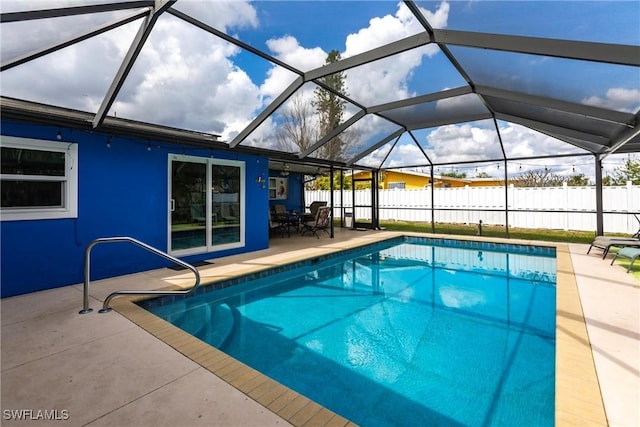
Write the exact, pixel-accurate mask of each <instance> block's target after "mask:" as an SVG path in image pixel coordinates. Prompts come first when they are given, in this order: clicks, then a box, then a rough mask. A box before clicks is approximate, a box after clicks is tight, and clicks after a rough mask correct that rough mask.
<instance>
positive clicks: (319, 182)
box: [313, 174, 352, 190]
mask: <svg viewBox="0 0 640 427" xmlns="http://www.w3.org/2000/svg"><path fill="white" fill-rule="evenodd" d="M342 185H343V189H345V190H351V185H352V180H351V177H350V176H343V178H342ZM313 189H314V190H328V189H329V177H328V176H326V175H321V176H318V177H317V178H316V179H315V181H313ZM333 189H334V190H339V189H340V176H339V174H335V175H334V176H333Z"/></svg>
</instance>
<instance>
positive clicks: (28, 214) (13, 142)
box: [0, 135, 78, 221]
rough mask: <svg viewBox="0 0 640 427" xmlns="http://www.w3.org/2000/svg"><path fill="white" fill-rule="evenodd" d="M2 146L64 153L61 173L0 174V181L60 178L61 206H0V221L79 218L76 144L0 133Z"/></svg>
mask: <svg viewBox="0 0 640 427" xmlns="http://www.w3.org/2000/svg"><path fill="white" fill-rule="evenodd" d="M0 144H1V145H2V146H3V147H10V148H24V149H27V150H40V151H50V152H57V153H64V155H65V156H64V166H65V174H64V176H47V175H19V174H3V173H1V172H2V171H0V181H4V180H20V181H59V182H61V183H62V184H63V189H62V206H56V207H51V206H45V207H37V206H36V207H5V208H0V220H1V221H24V220H38V219H64V218H77V217H78V144H77V143H75V142H62V141H47V140H42V139H30V138H18V137H13V136H5V135H0Z"/></svg>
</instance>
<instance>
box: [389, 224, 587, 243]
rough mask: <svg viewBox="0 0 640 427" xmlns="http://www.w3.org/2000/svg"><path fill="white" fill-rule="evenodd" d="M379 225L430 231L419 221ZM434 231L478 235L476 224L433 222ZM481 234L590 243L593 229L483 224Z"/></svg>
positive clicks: (405, 229) (402, 229) (391, 228)
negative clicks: (553, 228)
mask: <svg viewBox="0 0 640 427" xmlns="http://www.w3.org/2000/svg"><path fill="white" fill-rule="evenodd" d="M380 225H381V226H382V227H384V228H386V229H387V230H391V231H422V232H429V233H430V232H432V230H431V223H419V222H404V221H393V222H391V221H390V222H381V223H380ZM435 232H436V233H439V234H457V235H465V236H476V235H478V226H477V224H471V225H467V224H443V223H436V224H435ZM482 235H483V236H486V237H509V238H512V239H523V240H544V241H547V242H563V243H591V242H592V241H593V238H594V237H595V233H594V232H593V231H575V230H569V231H565V230H549V229H541V228H537V229H530V228H513V227H511V228H509V235H507V233H506V230H505V228H504V227H502V226H496V225H483V226H482Z"/></svg>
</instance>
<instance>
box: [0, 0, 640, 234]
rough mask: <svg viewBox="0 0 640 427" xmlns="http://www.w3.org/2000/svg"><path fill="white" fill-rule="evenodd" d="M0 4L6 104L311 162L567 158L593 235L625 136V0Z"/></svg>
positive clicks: (423, 165)
mask: <svg viewBox="0 0 640 427" xmlns="http://www.w3.org/2000/svg"><path fill="white" fill-rule="evenodd" d="M1 7H2V14H1V23H2V25H1V30H2V45H1V58H2V59H1V61H2V66H1V74H0V77H1V89H2V104H1V106H2V115H3V117H6V118H28V119H31V120H38V121H41V122H49V123H52V124H65V125H74V126H77V127H80V128H83V129H95V130H108V131H109V132H111V133H122V134H137V135H144V134H145V133H148V134H153V135H155V136H158V137H162V138H165V139H167V140H170V141H173V142H176V141H179V142H180V143H181V144H184V145H194V146H199V147H211V148H212V149H213V148H215V149H225V150H237V151H238V152H261V153H265V154H266V155H267V156H269V158H270V159H272V160H275V161H289V162H295V163H299V164H301V165H308V166H313V167H318V168H319V167H323V168H325V169H326V168H329V167H332V168H336V169H367V170H372V171H378V170H386V169H419V170H426V171H428V173H431V174H432V175H433V174H434V173H438V172H439V171H441V170H449V169H454V168H456V169H458V168H460V170H469V171H474V172H475V173H478V172H485V173H486V171H488V170H490V171H491V173H492V175H498V176H501V177H503V178H504V180H505V182H506V181H507V179H508V178H509V177H510V176H514V175H517V174H518V173H522V171H523V170H527V169H535V168H541V167H544V168H545V169H546V168H547V167H555V170H556V171H558V172H559V173H561V174H571V173H578V172H581V173H584V174H585V175H586V176H588V177H590V178H592V180H593V182H594V183H595V185H596V187H597V188H599V189H600V191H599V192H598V193H597V194H599V197H597V198H596V199H597V200H596V205H597V206H596V210H597V212H598V224H597V231H598V233H599V234H600V233H602V229H603V223H602V211H603V207H602V193H601V188H602V171H603V168H606V167H607V162H608V161H611V160H612V159H616V158H617V159H619V158H620V156H624V155H628V154H630V153H637V152H640V130H639V114H640V3H638V2H629V1H614V2H599V1H584V2H581V1H577V2H574V1H571V2H564V1H558V2H554V1H549V2H547V1H544V2H505V1H496V2H494V1H480V2H462V1H450V2H447V1H441V2H426V1H425V2H423V1H405V2H391V1H354V2H351V1H340V2H336V1H326V2H324V1H321V2H307V1H301V2H296V1H286V2H279V1H259V2H241V1H232V2H222V1H215V2H206V1H191V0H178V1H175V0H174V1H163V0H156V1H145V0H142V1H93V0H90V1H79V0H78V1H75V0H66V1H57V0H50V1H46V2H42V1H8V2H6V1H5V2H3V3H2V4H1ZM332 53H333V55H332ZM323 103H324V104H323ZM332 109H333V110H332ZM336 147H337V148H336ZM612 164H613V165H615V164H616V163H615V161H614V162H613V163H612ZM432 181H433V180H432Z"/></svg>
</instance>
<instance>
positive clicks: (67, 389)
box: [0, 230, 640, 427]
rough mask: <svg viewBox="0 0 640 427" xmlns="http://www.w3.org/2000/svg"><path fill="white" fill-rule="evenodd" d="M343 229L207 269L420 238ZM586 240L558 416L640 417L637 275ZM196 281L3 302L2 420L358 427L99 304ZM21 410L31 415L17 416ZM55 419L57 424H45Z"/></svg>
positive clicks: (635, 420) (566, 336)
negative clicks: (124, 292)
mask: <svg viewBox="0 0 640 427" xmlns="http://www.w3.org/2000/svg"><path fill="white" fill-rule="evenodd" d="M336 231H337V232H336V238H335V239H332V240H331V239H329V238H327V236H326V235H325V236H322V237H321V238H320V239H316V238H314V237H309V236H304V237H299V236H292V237H291V238H280V237H274V238H272V239H271V242H270V244H271V247H270V248H269V249H266V250H263V251H258V252H253V253H250V254H242V255H236V256H231V257H225V258H217V259H213V260H212V261H213V262H214V264H213V265H211V266H206V267H201V268H199V270H200V272H201V275H202V278H203V282H205V283H206V282H208V281H209V282H210V281H215V280H223V279H225V278H228V277H232V276H234V275H238V274H243V273H248V272H251V271H256V270H260V269H264V268H268V267H270V266H274V265H279V264H283V263H288V262H292V261H295V260H300V259H304V258H307V257H311V256H315V255H319V254H324V253H328V252H332V251H337V250H341V249H344V248H349V247H353V246H359V245H363V244H366V243H370V242H373V241H377V240H381V239H384V238H388V237H390V236H394V235H401V234H414V233H391V232H371V231H368V232H359V231H349V230H336ZM426 236H433V235H426ZM441 237H445V238H457V239H465V238H464V237H462V236H441ZM466 239H470V238H469V237H467V238H466ZM473 240H476V238H473ZM491 240H492V241H495V240H499V239H491ZM508 242H509V243H520V241H515V240H509V241H508ZM523 243H530V244H534V245H539V244H541V242H523ZM587 247H588V246H587V245H578V244H569V245H566V244H559V245H558V246H557V248H558V252H557V253H558V297H557V298H558V306H557V349H558V350H557V353H558V354H557V358H556V363H557V374H556V378H557V381H556V425H562V426H564V425H568V426H573V425H575V426H591V425H592V426H603V425H610V426H625V427H632V426H640V407H639V403H638V402H640V315H639V312H640V284H639V283H638V281H637V280H636V279H635V278H634V277H633V276H632V275H630V274H627V273H626V269H624V268H623V267H621V266H619V265H615V264H614V265H613V266H610V265H609V263H610V257H608V259H607V260H602V259H601V257H600V256H599V254H598V252H596V253H592V254H590V255H586V251H587ZM190 280H191V279H190V278H189V274H188V273H185V272H175V271H173V270H169V269H160V270H154V271H148V272H143V273H138V274H132V275H127V276H121V277H117V278H112V279H106V280H100V281H95V282H92V284H91V292H90V296H91V298H90V302H91V303H90V305H91V307H92V308H93V309H94V312H93V313H90V314H84V315H80V314H78V311H79V310H80V309H81V308H82V284H78V285H74V286H67V287H63V288H58V289H53V290H48V291H43V292H38V293H33V294H27V295H22V296H17V297H12V298H5V299H2V300H1V301H0V313H1V320H2V330H1V344H2V348H1V356H2V360H1V383H2V384H1V387H2V394H1V401H0V405H1V409H2V420H1V421H0V423H1V424H2V425H3V426H5V425H6V426H11V425H16V426H26V425H55V426H58V425H59V426H71V425H73V426H109V425H115V426H200V425H202V426H288V425H295V426H321V425H326V426H344V425H352V424H351V423H349V421H348V420H346V419H344V418H342V417H340V416H338V415H336V414H333V413H332V412H330V411H328V410H326V409H324V408H322V407H321V406H319V405H317V404H315V403H314V402H311V401H309V400H307V399H306V398H304V397H303V396H300V395H298V394H297V393H295V392H293V391H291V390H289V389H287V388H286V387H283V386H282V385H280V384H278V383H276V382H275V381H272V380H270V379H268V378H266V377H264V376H263V375H261V374H259V373H258V372H256V371H254V370H252V369H251V368H248V367H246V366H244V365H242V364H241V363H240V362H237V361H235V360H233V359H232V358H230V357H228V356H226V355H224V354H223V353H220V352H218V351H217V350H215V349H213V348H211V347H209V346H207V345H203V344H202V343H201V342H200V341H198V340H197V339H195V338H193V337H190V336H188V335H187V334H185V333H183V332H182V331H180V330H179V329H177V328H175V327H173V326H172V325H169V324H167V323H165V322H164V321H161V320H159V319H157V318H156V317H155V316H153V315H151V314H149V313H147V312H145V311H144V310H142V309H139V308H138V307H137V306H136V305H134V304H132V303H130V302H129V301H127V299H126V298H121V297H118V298H115V299H114V300H113V302H112V305H113V306H114V307H115V308H116V310H117V311H113V312H111V313H108V314H98V313H97V311H98V309H99V308H100V307H101V303H102V301H103V300H104V298H105V297H106V295H108V294H109V293H110V292H112V291H114V290H118V289H161V288H167V287H184V286H188V285H189V283H190ZM214 372H215V374H214ZM11 410H14V412H13V413H12V412H7V411H11ZM29 410H30V411H31V412H29ZM45 410H46V411H49V412H48V413H47V414H44V413H42V412H38V411H45ZM52 410H57V412H50V411H52ZM18 415H22V416H23V417H25V416H26V417H27V418H29V420H26V421H25V420H21V421H18V420H14V419H9V418H11V417H17V416H18ZM47 415H48V416H51V415H53V416H57V418H58V420H57V421H55V422H43V421H42V419H37V418H38V417H40V418H42V417H43V416H47Z"/></svg>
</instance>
